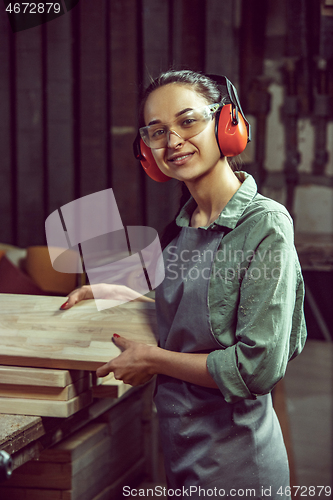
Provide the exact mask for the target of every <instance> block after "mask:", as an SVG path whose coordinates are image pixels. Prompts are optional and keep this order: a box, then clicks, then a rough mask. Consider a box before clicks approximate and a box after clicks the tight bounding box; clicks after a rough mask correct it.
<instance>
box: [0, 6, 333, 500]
mask: <svg viewBox="0 0 333 500" xmlns="http://www.w3.org/2000/svg"><path fill="white" fill-rule="evenodd" d="M14 4H15V5H19V6H20V7H21V6H23V3H22V2H17V3H15V2H8V1H5V2H2V3H1V5H0V344H1V345H0V497H1V498H3V499H4V500H16V499H18V500H21V499H29V500H30V499H31V500H32V499H33V500H45V499H59V500H60V499H65V498H66V500H69V499H71V500H74V499H77V500H107V499H111V498H112V499H115V500H116V499H118V498H123V496H122V493H123V487H124V485H129V487H128V488H129V489H128V490H126V491H128V492H130V491H131V488H132V489H133V497H131V496H129V495H128V497H129V498H134V496H135V492H138V491H139V488H140V487H143V486H142V485H145V486H144V487H153V486H152V485H160V486H161V487H163V485H165V475H164V470H163V459H162V457H161V451H160V445H159V431H158V423H157V417H156V412H155V408H154V406H153V404H152V392H153V384H151V383H148V384H146V385H144V386H140V387H134V388H133V387H130V386H129V385H127V384H124V383H122V382H121V381H119V380H115V378H113V377H112V376H111V375H110V376H108V377H106V379H105V380H102V379H98V378H97V377H96V375H95V370H96V368H97V367H98V359H99V358H98V356H100V352H99V350H98V349H99V348H98V346H96V347H95V348H94V349H95V351H94V355H95V354H96V360H95V359H94V360H85V361H86V363H84V355H83V354H82V355H81V351H80V348H81V347H82V345H81V344H84V342H89V341H90V340H91V339H90V337H89V335H90V332H89V325H90V324H94V325H95V327H96V328H98V329H99V331H100V332H103V331H104V329H105V328H106V327H105V320H106V321H107V320H110V321H112V320H114V321H117V325H119V328H120V330H121V329H122V328H123V329H124V331H126V328H129V326H128V325H130V324H132V325H136V326H137V328H138V330H139V332H140V335H141V336H142V339H143V341H147V343H149V342H155V338H153V334H152V333H151V331H153V330H154V328H155V327H156V325H155V323H154V322H155V319H154V314H153V306H152V305H151V303H148V304H147V305H145V306H142V307H141V308H139V309H138V312H136V310H134V308H133V309H129V310H127V312H120V314H119V317H118V316H117V313H116V312H115V311H116V309H117V308H111V309H108V310H103V311H98V312H96V308H95V309H94V308H93V307H92V306H91V307H90V308H89V307H88V308H87V310H84V311H83V309H82V313H80V308H78V309H77V312H76V313H74V312H73V313H71V314H72V316H70V321H69V323H70V325H69V327H68V328H69V331H70V332H71V334H72V333H73V336H74V338H75V340H74V342H75V344H77V347H78V357H77V358H76V359H74V360H73V361H72V364H69V365H68V363H67V364H66V359H67V358H66V356H65V355H64V358H63V359H61V360H60V361H58V362H56V361H55V359H56V354H54V353H55V352H56V351H57V345H58V344H59V343H60V340H59V339H60V337H59V339H58V337H57V336H56V335H57V334H58V329H60V326H59V315H58V312H54V314H52V318H51V319H50V321H49V320H47V319H46V318H47V316H46V315H45V311H50V309H52V307H53V305H54V304H55V305H57V308H59V307H60V305H61V304H62V302H63V300H62V299H63V298H64V297H66V296H67V295H68V294H69V293H70V292H71V291H72V290H74V289H75V288H77V287H79V286H82V285H84V284H86V283H88V276H87V273H86V272H85V269H84V266H83V268H82V269H81V270H80V271H78V272H74V271H72V272H67V273H61V272H59V271H57V270H55V269H54V268H53V267H52V264H51V261H50V256H49V251H48V245H47V239H46V233H45V221H46V220H47V218H48V217H49V216H50V214H52V213H54V212H58V211H59V209H60V208H61V207H63V206H66V205H68V204H69V203H71V202H73V201H74V200H78V199H80V198H83V197H86V196H88V195H93V194H94V193H98V192H101V191H104V190H108V189H110V188H111V189H112V190H113V195H114V198H115V200H116V203H117V207H118V210H119V214H120V217H121V221H122V224H123V226H124V227H127V226H146V227H150V228H153V229H154V230H155V232H157V233H158V234H161V232H162V230H163V228H164V226H165V224H166V222H169V221H171V220H172V218H173V217H174V215H175V213H176V212H177V210H178V206H179V200H180V196H181V191H180V189H179V186H178V183H177V182H176V181H175V180H174V179H172V180H171V181H169V182H155V181H154V180H153V179H151V178H150V177H149V176H147V175H146V173H145V172H144V169H143V168H142V167H141V165H140V161H138V160H137V159H136V158H135V157H134V155H133V147H132V146H133V142H134V140H135V137H136V135H137V130H138V119H137V115H138V108H139V103H140V99H141V97H142V94H143V91H144V89H145V88H146V87H147V85H148V84H149V83H150V82H151V80H152V79H153V78H156V77H157V76H158V75H159V73H160V72H161V71H166V70H168V69H169V68H174V69H187V68H190V69H192V70H194V71H198V72H202V73H205V74H214V75H224V76H226V77H227V78H228V79H229V80H230V81H231V82H232V83H233V85H234V86H235V87H236V89H237V92H238V96H239V99H240V102H241V104H242V108H243V111H244V113H245V115H246V118H247V120H248V121H249V123H250V124H251V135H252V137H251V142H249V144H248V145H247V147H246V149H245V151H244V152H243V153H241V154H240V155H239V156H238V157H237V165H238V169H240V170H244V171H245V172H248V173H250V174H251V175H253V177H254V179H255V181H256V183H257V185H258V191H259V192H260V193H261V194H263V195H265V196H268V197H270V198H272V199H274V200H276V201H278V202H279V203H281V204H283V205H284V206H285V207H286V208H287V209H288V211H289V212H290V214H291V215H292V218H293V221H294V229H295V246H296V249H297V252H298V256H299V260H300V264H301V268H302V273H303V277H304V282H305V290H306V294H305V302H304V310H305V318H306V323H307V330H308V340H307V343H306V345H305V348H304V352H303V353H302V354H301V355H300V356H299V357H298V358H297V359H295V360H294V361H291V363H290V365H289V367H288V369H287V373H286V376H285V378H284V380H283V381H281V383H280V382H279V383H278V384H277V386H276V387H275V388H274V390H273V403H274V405H275V408H276V412H277V415H278V418H279V421H280V424H281V427H282V431H283V436H284V440H285V444H286V448H287V452H288V458H289V464H290V473H291V485H292V486H294V487H295V488H294V489H293V490H292V498H297V497H298V496H299V495H300V492H301V490H298V489H297V486H300V487H303V488H305V489H306V491H307V492H310V491H312V490H310V487H316V488H318V487H319V486H325V487H326V486H327V487H328V486H332V463H333V462H332V449H333V447H332V380H333V379H332V362H333V348H332V340H333V326H332V325H333V306H332V305H333V0H292V1H290V0H223V1H222V0H94V1H92V0H79V1H74V2H70V1H68V2H59V12H58V11H55V14H56V15H55V17H54V18H52V19H50V20H48V21H47V22H46V21H45V18H43V17H40V18H38V19H40V20H39V21H38V22H39V24H38V22H37V23H35V21H34V23H35V25H34V26H32V27H29V26H28V25H27V24H24V22H25V21H22V20H21V21H20V20H19V17H16V18H15V17H13V16H14V14H15V15H16V16H19V15H20V13H19V12H16V11H14ZM21 4H22V5H21ZM51 4H52V5H51ZM53 4H54V2H51V3H50V6H53ZM15 8H16V9H17V10H18V7H15ZM29 8H30V7H29ZM10 9H13V11H12V12H10ZM27 12H28V11H27ZM9 14H10V15H11V16H12V17H10V16H9ZM15 19H16V20H15ZM15 23H17V24H15ZM19 23H21V24H19ZM15 26H16V27H17V29H15ZM157 207H158V209H157ZM154 234H155V233H154ZM72 258H73V263H74V262H76V259H77V255H76V254H75V252H73V255H72ZM78 259H79V260H80V256H79V257H78ZM72 269H74V266H73V268H72ZM148 295H149V296H150V297H154V292H153V291H150V292H149V294H148ZM119 307H120V306H119ZM73 311H74V309H73ZM136 314H137V315H136ZM131 315H132V316H131ZM147 318H148V319H147ZM103 319H104V323H103ZM88 321H89V322H88ZM37 323H38V325H39V330H40V331H42V330H45V331H46V332H48V333H49V334H50V339H51V334H52V335H53V332H55V336H54V337H52V342H53V348H52V349H53V350H52V354H51V357H50V360H49V362H48V363H45V361H44V358H43V352H42V351H43V348H44V346H47V341H46V340H45V339H44V338H43V339H42V336H40V339H41V340H40V345H38V347H37V348H36V349H37V350H38V355H37V358H38V359H37V358H36V359H37V361H36V359H35V358H34V356H35V354H34V353H33V349H32V348H31V347H29V338H28V337H27V335H28V334H27V333H26V332H29V331H30V330H33V328H34V325H36V324H37ZM152 324H153V326H151V325H152ZM145 325H146V327H147V328H146V330H148V329H150V330H149V331H150V337H149V335H148V334H147V333H146V330H145V328H144V326H145ZM147 325H148V326H147ZM24 327H25V328H24ZM75 328H78V332H81V333H82V338H79V337H78V336H77V337H76V336H75V335H76V333H75V331H76V330H75ZM14 331H15V335H14V333H13V332H14ZM121 331H122V330H121ZM111 335H112V331H111V330H110V338H111ZM145 335H146V336H145ZM140 338H141V337H140ZM13 339H14V340H13ZM57 339H58V340H57ZM98 339H99V338H98ZM50 342H51V340H50ZM11 346H12V347H11ZM109 349H110V351H109V352H110V356H111V355H112V353H113V352H114V351H113V350H112V349H114V347H113V345H112V343H111V342H110V347H109ZM53 358H54V359H53ZM33 359H35V361H33ZM147 485H148V486H147ZM316 491H317V493H318V491H319V489H317V490H316ZM320 491H321V496H322V497H324V496H325V490H324V489H323V490H320ZM66 495H67V496H66ZM326 497H327V495H326ZM156 498H157V497H156ZM318 498H319V497H318Z"/></svg>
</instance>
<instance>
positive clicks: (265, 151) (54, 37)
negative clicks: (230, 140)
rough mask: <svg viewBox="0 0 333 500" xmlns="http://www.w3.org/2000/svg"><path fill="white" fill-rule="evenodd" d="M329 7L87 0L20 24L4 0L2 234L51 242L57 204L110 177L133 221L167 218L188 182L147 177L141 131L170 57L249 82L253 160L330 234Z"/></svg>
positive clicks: (299, 222) (309, 226)
mask: <svg viewBox="0 0 333 500" xmlns="http://www.w3.org/2000/svg"><path fill="white" fill-rule="evenodd" d="M329 2H330V0H326V3H327V4H328V3H329ZM321 3H322V4H323V3H324V0H323V2H321ZM325 9H326V10H325V11H324V10H323V8H322V9H321V6H320V2H318V1H317V0H295V1H294V2H292V3H290V2H287V0H278V1H276V0H244V1H242V0H224V1H223V2H221V1H220V0H206V1H205V0H181V1H173V0H170V1H168V0H159V1H158V2H156V0H121V1H120V0H119V1H117V0H112V1H110V0H109V1H108V0H94V2H91V0H80V1H79V3H78V5H77V6H76V7H75V8H73V9H72V10H71V11H70V12H68V13H67V14H66V15H63V16H61V17H59V18H58V19H55V20H53V21H51V22H49V23H46V24H43V25H41V26H37V27H35V28H32V29H29V30H25V31H20V32H18V33H12V31H11V27H10V25H9V22H8V19H7V17H6V14H5V11H4V8H0V67H1V72H0V113H1V121H0V158H1V170H0V241H1V242H3V243H11V244H15V245H18V246H21V247H25V246H30V245H37V244H44V243H45V235H44V221H45V219H46V217H47V216H48V215H49V214H50V213H51V212H52V211H54V210H55V209H56V208H58V207H60V206H61V205H63V204H65V203H68V202H69V201H71V200H73V199H76V198H78V197H80V196H84V195H86V194H89V193H92V192H96V191H99V190H103V189H105V188H107V187H112V188H113V189H114V192H115V196H116V200H117V203H118V206H119V209H120V213H121V216H122V218H123V222H124V223H125V224H145V225H150V226H153V227H155V228H156V229H158V230H161V229H162V228H163V226H164V225H165V223H166V222H167V221H169V220H170V219H171V218H172V216H173V214H174V212H175V210H176V208H177V205H178V196H179V191H178V188H177V186H176V185H175V184H176V183H175V182H174V181H171V182H168V183H166V184H157V183H154V182H153V181H151V180H150V179H149V178H147V176H145V175H144V173H143V171H142V169H141V167H140V166H139V165H138V163H137V161H136V160H135V159H134V156H133V154H132V142H133V139H134V137H135V135H136V127H137V118H136V115H137V106H138V102H139V99H140V93H141V91H142V88H143V87H144V86H145V85H146V84H147V83H148V82H149V78H150V77H154V76H156V75H157V74H158V73H159V71H160V70H164V69H167V68H169V67H170V66H172V65H173V66H175V67H191V68H193V69H196V70H202V71H206V72H210V73H222V74H226V75H227V76H228V77H229V78H230V79H231V80H232V81H233V82H234V83H235V84H236V85H237V87H238V89H239V91H240V95H241V101H242V104H243V107H244V109H245V111H246V113H247V114H248V115H249V117H250V118H251V122H252V125H253V131H254V134H253V141H252V144H251V145H250V146H249V147H248V149H247V150H246V152H245V154H244V155H243V161H244V162H245V164H244V168H245V169H247V170H248V171H249V172H251V173H253V175H254V176H255V178H256V180H257V182H258V184H259V187H260V190H261V191H262V192H263V193H264V194H267V195H269V196H272V197H273V198H276V199H277V200H279V201H281V202H282V203H284V204H286V205H287V207H288V209H289V210H290V211H291V212H292V214H293V215H294V217H295V222H296V229H297V230H298V231H301V232H311V233H313V232H315V233H320V234H321V233H325V234H331V233H332V228H333V221H332V217H333V216H332V213H333V210H332V208H333V207H332V186H333V139H332V136H333V134H332V131H333V122H332V110H331V109H330V106H331V104H330V103H329V101H330V100H331V99H332V94H333V83H332V82H333V76H332V73H333V71H332V50H333V49H332V47H333V42H332V43H330V42H331V41H332V21H333V16H332V7H329V6H328V5H327V7H326V8H325ZM324 14H325V15H324ZM326 14H327V15H326ZM291 26H292V29H290V27H291ZM323 27H324V28H325V29H324V28H323ZM325 65H326V66H325ZM322 80H324V84H323V85H321V83H320V82H321V81H322ZM318 95H319V97H318ZM320 99H321V101H320ZM323 99H324V100H325V99H326V101H325V102H324V101H323ZM326 104H327V105H326ZM324 136H325V137H326V140H325V137H324ZM323 137H324V138H323ZM325 151H326V156H325V154H323V153H324V152H325ZM316 159H317V160H318V161H317V163H316V161H315V160H316ZM156 207H157V208H158V209H156Z"/></svg>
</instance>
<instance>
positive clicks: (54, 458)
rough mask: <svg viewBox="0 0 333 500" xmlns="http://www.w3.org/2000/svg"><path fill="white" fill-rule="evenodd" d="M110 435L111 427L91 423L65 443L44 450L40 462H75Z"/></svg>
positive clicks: (39, 458)
mask: <svg viewBox="0 0 333 500" xmlns="http://www.w3.org/2000/svg"><path fill="white" fill-rule="evenodd" d="M109 433H110V432H109V426H108V425H107V424H106V423H90V424H88V425H86V426H85V427H83V429H80V430H79V431H77V432H75V433H74V434H73V435H71V436H69V437H68V438H67V439H65V440H64V441H61V442H60V443H58V444H57V445H55V446H53V447H52V448H48V449H47V450H44V451H43V452H42V453H41V454H40V456H39V457H38V461H39V462H52V463H66V462H74V461H75V460H77V459H78V458H80V456H82V455H84V454H85V453H86V452H87V451H88V450H89V449H90V448H92V447H93V446H94V445H96V444H97V443H99V442H100V441H103V440H104V439H106V438H107V437H108V436H109Z"/></svg>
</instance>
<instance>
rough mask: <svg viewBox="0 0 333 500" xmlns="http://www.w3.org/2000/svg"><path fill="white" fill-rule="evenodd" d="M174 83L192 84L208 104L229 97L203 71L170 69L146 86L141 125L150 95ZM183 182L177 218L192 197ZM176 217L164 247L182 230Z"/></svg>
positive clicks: (164, 235)
mask: <svg viewBox="0 0 333 500" xmlns="http://www.w3.org/2000/svg"><path fill="white" fill-rule="evenodd" d="M172 83H177V84H180V85H188V86H191V87H192V89H193V90H194V91H195V92H197V94H199V95H200V96H202V97H203V98H204V99H206V101H207V104H212V103H215V102H221V101H222V100H223V99H224V98H226V97H228V96H227V93H226V91H225V90H224V89H221V87H219V85H218V84H217V83H216V82H215V81H214V80H212V79H211V78H209V77H208V76H206V75H203V74H202V73H196V72H195V71H191V70H169V71H166V72H164V73H161V74H160V75H159V76H158V77H157V78H155V80H152V82H151V83H150V85H149V86H148V87H147V88H146V90H145V91H144V93H143V96H142V100H141V104H140V109H139V127H143V126H144V125H145V121H144V108H145V104H146V101H147V99H148V97H149V95H150V94H151V93H152V92H153V91H154V90H156V89H158V88H160V87H163V86H165V85H169V84H172ZM228 161H229V164H230V166H231V168H232V169H233V170H235V169H237V168H238V165H237V161H234V159H233V158H232V159H230V160H229V158H228ZM180 184H181V192H182V194H181V197H180V206H179V209H178V212H177V214H176V215H175V219H176V217H177V216H178V214H179V212H180V210H181V208H182V207H183V205H184V204H185V203H186V202H187V201H188V200H189V199H190V197H191V193H190V192H189V190H188V189H187V186H186V184H185V183H184V182H180ZM175 219H174V220H173V221H171V222H170V223H169V224H168V225H167V226H166V227H165V228H164V230H163V232H162V235H161V246H162V249H164V248H165V247H166V246H167V245H168V244H169V243H170V242H171V241H172V240H173V239H174V238H175V237H176V236H177V234H178V233H179V232H180V227H179V226H177V224H176V221H175Z"/></svg>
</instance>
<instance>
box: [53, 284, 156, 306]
mask: <svg viewBox="0 0 333 500" xmlns="http://www.w3.org/2000/svg"><path fill="white" fill-rule="evenodd" d="M87 299H109V300H120V301H127V302H129V301H131V300H136V299H137V300H139V301H147V302H154V300H153V299H151V298H149V297H145V296H144V295H141V294H140V293H138V292H136V291H135V290H132V289H131V288H129V287H127V286H124V285H109V284H107V283H99V284H96V285H84V286H82V287H81V288H77V289H76V290H73V291H72V292H71V293H70V294H69V295H68V299H67V302H65V303H64V304H63V305H62V306H61V307H60V309H62V310H65V309H70V308H71V307H73V306H74V305H75V304H77V303H78V302H81V300H87Z"/></svg>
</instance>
